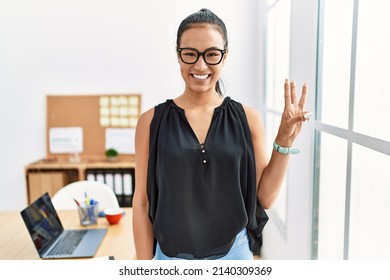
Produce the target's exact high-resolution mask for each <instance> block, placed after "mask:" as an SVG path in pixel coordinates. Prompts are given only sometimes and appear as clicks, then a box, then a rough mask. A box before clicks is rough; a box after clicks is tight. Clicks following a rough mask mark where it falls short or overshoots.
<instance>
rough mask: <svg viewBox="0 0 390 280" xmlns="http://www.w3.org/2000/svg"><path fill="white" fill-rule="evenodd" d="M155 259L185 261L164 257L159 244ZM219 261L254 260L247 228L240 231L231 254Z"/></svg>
mask: <svg viewBox="0 0 390 280" xmlns="http://www.w3.org/2000/svg"><path fill="white" fill-rule="evenodd" d="M153 259H154V260H184V259H181V258H174V257H173V258H171V257H168V256H166V255H164V253H163V252H161V249H160V245H159V244H158V243H157V246H156V254H155V256H154V258H153ZM207 259H208V258H204V260H207ZM217 260H253V254H252V252H251V250H250V249H249V239H248V235H247V233H246V228H244V229H243V230H242V231H240V233H239V234H237V236H236V239H235V240H234V243H233V246H232V248H230V250H229V252H228V253H227V254H226V255H225V256H223V257H221V258H219V259H217Z"/></svg>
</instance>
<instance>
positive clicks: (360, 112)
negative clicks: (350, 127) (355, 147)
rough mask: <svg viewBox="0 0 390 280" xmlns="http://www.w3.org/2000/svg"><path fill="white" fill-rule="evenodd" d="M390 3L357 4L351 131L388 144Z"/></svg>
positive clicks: (382, 0) (389, 139)
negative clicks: (353, 107) (354, 79)
mask: <svg viewBox="0 0 390 280" xmlns="http://www.w3.org/2000/svg"><path fill="white" fill-rule="evenodd" d="M389 10H390V2H389V1H385V0H374V1H359V16H358V20H359V24H358V29H357V30H358V33H357V49H356V82H355V111H354V130H355V131H357V132H359V133H363V134H367V135H370V136H373V137H376V138H380V139H383V140H386V141H390V121H389V109H390V94H389V81H390V71H389V65H390V52H389V50H390V31H389V24H390V21H389Z"/></svg>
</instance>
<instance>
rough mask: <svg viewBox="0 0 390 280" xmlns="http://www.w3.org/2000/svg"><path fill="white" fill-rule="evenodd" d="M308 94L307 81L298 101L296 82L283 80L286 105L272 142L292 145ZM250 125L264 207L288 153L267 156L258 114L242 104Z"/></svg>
mask: <svg viewBox="0 0 390 280" xmlns="http://www.w3.org/2000/svg"><path fill="white" fill-rule="evenodd" d="M306 94H307V85H306V84H304V85H303V88H302V95H301V98H300V99H299V102H297V97H296V89H295V83H294V82H293V81H292V82H291V83H289V82H288V81H287V80H286V81H285V83H284V97H285V107H284V111H283V114H282V120H281V123H280V126H279V131H278V135H277V136H276V139H275V142H276V143H277V144H279V145H280V146H284V147H291V146H292V144H293V142H294V140H295V138H296V137H297V136H298V134H299V132H300V130H301V128H302V123H303V122H304V121H305V120H306V119H305V117H304V114H305V113H306V112H304V111H303V107H304V105H305V100H306ZM245 112H246V115H247V119H248V123H249V127H250V130H251V135H252V140H253V145H254V150H255V160H256V180H257V181H256V182H257V197H258V198H259V200H260V202H261V203H262V205H263V207H264V208H266V209H268V208H270V207H271V206H272V204H273V202H274V201H275V199H276V198H277V196H278V194H279V191H280V187H281V184H282V182H283V179H284V177H285V175H286V171H287V166H288V161H289V158H290V155H285V154H281V153H279V152H276V151H274V150H273V151H272V155H271V158H270V159H268V157H267V153H266V150H265V129H264V124H263V122H262V120H261V118H260V116H259V114H258V113H257V112H256V111H255V110H253V109H250V108H247V107H245Z"/></svg>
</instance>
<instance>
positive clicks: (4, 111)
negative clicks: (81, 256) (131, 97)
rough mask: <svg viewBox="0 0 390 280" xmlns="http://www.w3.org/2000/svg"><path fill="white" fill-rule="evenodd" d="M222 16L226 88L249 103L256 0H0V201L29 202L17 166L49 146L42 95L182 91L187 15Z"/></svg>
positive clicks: (158, 95)
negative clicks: (181, 31) (180, 34)
mask: <svg viewBox="0 0 390 280" xmlns="http://www.w3.org/2000/svg"><path fill="white" fill-rule="evenodd" d="M203 7H206V8H209V9H211V10H213V11H214V12H215V13H216V14H217V15H219V16H220V17H221V18H222V19H223V20H224V21H225V24H226V25H227V28H228V35H229V40H230V42H229V43H230V59H229V61H228V63H227V65H226V68H225V72H224V79H225V81H226V85H227V95H229V96H231V97H233V98H236V99H238V100H240V101H242V102H244V103H248V104H256V99H257V98H258V97H257V95H256V74H257V73H256V65H255V63H253V62H254V61H253V57H254V55H255V53H256V52H255V51H256V34H255V28H254V26H253V24H254V22H255V19H256V18H255V17H256V8H255V7H256V1H255V0H246V1H234V0H229V1H223V3H221V1H218V0H204V1H195V0H194V1H185V2H184V1H180V0H175V1H151V0H143V1H129V0H115V1H110V0H83V1H79V0H67V1H65V0H61V1H52V0H35V1H30V0H13V1H6V0H0V42H1V43H0V129H1V137H0V154H1V158H2V160H1V161H0V176H1V185H0V210H11V209H12V210H15V209H17V210H20V209H22V208H23V207H25V206H26V203H27V202H26V200H27V198H26V191H25V180H24V166H25V165H27V164H29V163H31V162H33V161H36V160H39V159H42V158H44V157H45V153H46V148H45V147H46V140H45V133H46V104H45V102H46V100H45V96H46V95H48V94H100V93H103V94H106V93H141V94H142V98H143V100H142V105H143V110H146V109H148V108H149V107H151V106H154V105H156V104H157V103H160V102H163V101H165V100H166V99H167V98H173V97H175V96H177V95H179V94H180V93H181V91H182V89H183V82H182V79H181V76H180V73H179V68H178V63H177V59H176V57H175V55H176V54H175V42H176V31H177V28H178V26H179V24H180V22H181V20H182V19H184V17H186V16H187V15H189V14H190V13H192V12H195V11H197V10H199V9H200V8H203Z"/></svg>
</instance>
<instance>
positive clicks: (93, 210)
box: [78, 202, 99, 226]
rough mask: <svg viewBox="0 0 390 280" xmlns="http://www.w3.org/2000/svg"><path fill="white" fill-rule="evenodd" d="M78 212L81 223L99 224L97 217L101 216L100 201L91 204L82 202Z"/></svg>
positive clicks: (86, 224)
mask: <svg viewBox="0 0 390 280" xmlns="http://www.w3.org/2000/svg"><path fill="white" fill-rule="evenodd" d="M78 212H79V217H80V223H81V225H83V226H88V225H95V224H97V218H98V216H99V203H98V202H95V203H94V204H91V205H86V204H85V203H82V204H80V205H79V206H78Z"/></svg>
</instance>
